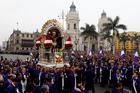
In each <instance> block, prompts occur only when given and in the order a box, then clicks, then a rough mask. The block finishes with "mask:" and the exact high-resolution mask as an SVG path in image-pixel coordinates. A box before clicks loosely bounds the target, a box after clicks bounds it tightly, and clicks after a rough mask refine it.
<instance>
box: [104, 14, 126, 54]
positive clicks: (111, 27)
mask: <svg viewBox="0 0 140 93" xmlns="http://www.w3.org/2000/svg"><path fill="white" fill-rule="evenodd" d="M119 20H120V18H119V17H118V16H116V18H115V19H114V20H112V19H111V18H108V21H109V22H108V23H104V24H103V27H104V29H103V32H106V31H110V33H111V32H112V31H113V38H112V44H113V54H115V36H117V37H119V29H122V30H126V29H127V28H126V26H125V25H124V24H119Z"/></svg>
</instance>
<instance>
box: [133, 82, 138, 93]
mask: <svg viewBox="0 0 140 93" xmlns="http://www.w3.org/2000/svg"><path fill="white" fill-rule="evenodd" d="M135 83H136V81H135V80H133V88H134V91H135V93H137V90H136V86H135Z"/></svg>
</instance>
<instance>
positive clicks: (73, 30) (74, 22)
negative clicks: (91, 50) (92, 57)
mask: <svg viewBox="0 0 140 93" xmlns="http://www.w3.org/2000/svg"><path fill="white" fill-rule="evenodd" d="M79 21H80V19H79V13H78V12H77V11H76V6H75V5H74V2H72V5H71V6H70V10H69V12H68V14H67V16H66V27H67V28H66V31H67V34H68V35H69V36H70V37H71V39H72V43H73V49H74V50H79V46H80V45H79V42H80V40H79V37H80V32H79Z"/></svg>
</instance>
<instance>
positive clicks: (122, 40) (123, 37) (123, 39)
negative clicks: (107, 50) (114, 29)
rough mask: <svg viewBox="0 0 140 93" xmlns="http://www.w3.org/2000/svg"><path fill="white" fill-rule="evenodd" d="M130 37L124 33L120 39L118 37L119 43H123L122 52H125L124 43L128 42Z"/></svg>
mask: <svg viewBox="0 0 140 93" xmlns="http://www.w3.org/2000/svg"><path fill="white" fill-rule="evenodd" d="M130 38H131V37H130V35H129V34H128V35H126V32H123V33H122V34H121V35H120V37H119V41H120V42H123V46H124V52H125V51H126V49H125V42H126V41H128V40H130Z"/></svg>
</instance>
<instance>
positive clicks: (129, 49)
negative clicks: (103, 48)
mask: <svg viewBox="0 0 140 93" xmlns="http://www.w3.org/2000/svg"><path fill="white" fill-rule="evenodd" d="M121 34H122V33H120V35H121ZM134 34H137V35H140V32H126V35H127V36H128V35H130V36H131V37H133V36H134ZM139 41H140V40H139ZM123 46H124V45H123V42H122V41H121V42H120V41H119V39H118V38H117V37H115V51H116V52H117V53H120V52H121V50H122V48H123ZM135 47H136V44H135V41H132V40H127V41H126V42H125V50H126V53H134V52H135ZM138 51H139V52H140V44H138Z"/></svg>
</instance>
